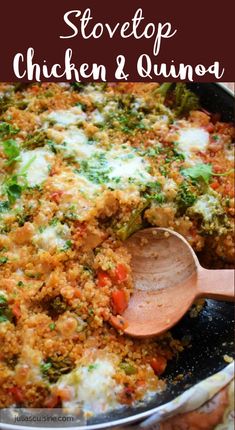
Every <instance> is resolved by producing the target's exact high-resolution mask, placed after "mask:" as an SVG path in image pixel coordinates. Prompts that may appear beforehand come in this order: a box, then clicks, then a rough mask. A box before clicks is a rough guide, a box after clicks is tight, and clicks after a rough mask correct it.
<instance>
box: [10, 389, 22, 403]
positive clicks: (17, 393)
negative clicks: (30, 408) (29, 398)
mask: <svg viewBox="0 0 235 430" xmlns="http://www.w3.org/2000/svg"><path fill="white" fill-rule="evenodd" d="M8 392H9V394H11V395H12V397H13V399H14V400H15V402H17V403H22V402H23V401H24V395H23V392H22V390H21V388H19V387H16V386H15V387H11V388H9V390H8Z"/></svg>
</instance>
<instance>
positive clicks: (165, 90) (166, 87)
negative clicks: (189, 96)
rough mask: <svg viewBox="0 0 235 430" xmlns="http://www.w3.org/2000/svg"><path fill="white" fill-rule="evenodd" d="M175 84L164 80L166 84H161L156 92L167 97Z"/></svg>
mask: <svg viewBox="0 0 235 430" xmlns="http://www.w3.org/2000/svg"><path fill="white" fill-rule="evenodd" d="M173 85H174V84H173V83H172V82H164V84H162V85H160V87H158V88H157V89H156V91H155V94H160V95H161V96H162V97H163V98H164V99H165V98H166V96H167V93H168V92H169V91H170V89H171V87H172V86H173Z"/></svg>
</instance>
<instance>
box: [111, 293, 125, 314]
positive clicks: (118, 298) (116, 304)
mask: <svg viewBox="0 0 235 430" xmlns="http://www.w3.org/2000/svg"><path fill="white" fill-rule="evenodd" d="M112 305H113V310H114V312H115V313H116V314H122V313H123V312H124V310H125V309H126V308H127V306H128V301H127V298H126V294H125V291H123V290H116V291H113V292H112Z"/></svg>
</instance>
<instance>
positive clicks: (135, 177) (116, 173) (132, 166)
mask: <svg viewBox="0 0 235 430" xmlns="http://www.w3.org/2000/svg"><path fill="white" fill-rule="evenodd" d="M107 160H108V167H109V168H110V170H111V171H110V173H109V178H110V182H111V183H116V184H117V188H119V187H120V185H122V183H124V184H126V182H128V181H129V182H130V183H131V182H140V183H145V182H149V181H152V180H153V177H152V176H151V175H150V174H149V173H148V172H147V169H148V167H149V164H148V163H147V161H146V160H144V158H142V157H140V156H139V155H136V154H135V153H134V151H133V150H129V149H128V150H127V151H124V150H123V151H122V152H121V151H118V150H111V151H110V152H109V153H108V154H107ZM118 179H120V181H118V182H115V181H117V180H118Z"/></svg>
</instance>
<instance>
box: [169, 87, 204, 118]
mask: <svg viewBox="0 0 235 430" xmlns="http://www.w3.org/2000/svg"><path fill="white" fill-rule="evenodd" d="M198 108H199V99H198V97H197V96H196V94H194V93H193V92H192V91H190V90H189V89H188V88H187V87H186V84H183V83H178V84H176V86H175V89H174V103H173V109H174V110H175V114H176V116H182V115H187V114H188V113H189V112H190V111H191V110H195V109H198Z"/></svg>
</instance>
